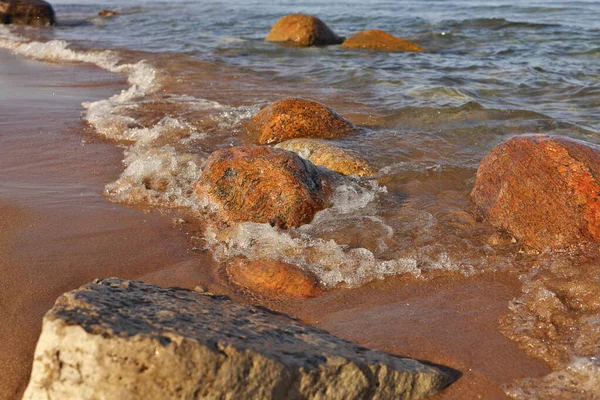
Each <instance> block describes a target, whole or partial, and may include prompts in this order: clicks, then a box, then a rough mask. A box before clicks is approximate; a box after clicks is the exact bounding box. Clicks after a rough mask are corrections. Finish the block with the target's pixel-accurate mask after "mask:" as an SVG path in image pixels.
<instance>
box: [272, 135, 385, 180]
mask: <svg viewBox="0 0 600 400" xmlns="http://www.w3.org/2000/svg"><path fill="white" fill-rule="evenodd" d="M275 147H276V148H278V149H284V150H289V151H293V152H294V153H296V154H298V155H299V156H300V157H302V158H306V159H307V160H309V161H310V162H312V163H313V164H315V165H318V166H321V167H325V168H329V169H330V170H332V171H335V172H339V173H340V174H342V175H358V176H370V175H374V174H375V171H374V170H373V169H372V168H371V166H370V165H369V163H368V162H367V161H365V160H364V159H363V158H362V157H361V156H360V154H358V153H356V152H354V151H350V150H344V149H342V148H339V147H336V146H334V145H332V144H329V143H326V142H325V141H323V140H315V139H292V140H287V141H285V142H282V143H279V144H278V145H276V146H275Z"/></svg>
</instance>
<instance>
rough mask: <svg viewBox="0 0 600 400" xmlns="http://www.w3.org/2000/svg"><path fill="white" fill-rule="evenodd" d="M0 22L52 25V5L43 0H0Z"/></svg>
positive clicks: (53, 20) (53, 21)
mask: <svg viewBox="0 0 600 400" xmlns="http://www.w3.org/2000/svg"><path fill="white" fill-rule="evenodd" d="M0 22H2V23H4V24H20V25H35V26H42V25H54V24H55V23H56V19H55V16H54V10H53V9H52V6H51V5H50V4H49V3H47V2H45V1H43V0H0Z"/></svg>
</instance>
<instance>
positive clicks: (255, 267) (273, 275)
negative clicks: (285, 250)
mask: <svg viewBox="0 0 600 400" xmlns="http://www.w3.org/2000/svg"><path fill="white" fill-rule="evenodd" d="M225 269H226V271H227V277H228V278H229V280H230V281H231V282H233V283H234V284H236V285H237V286H240V287H242V288H244V289H247V290H249V291H250V292H252V293H254V294H258V295H260V296H263V297H267V298H270V299H287V298H298V299H305V298H307V297H314V296H317V295H319V294H321V293H322V290H321V289H320V288H319V285H318V283H317V279H316V278H315V277H314V276H313V275H311V274H310V273H308V272H306V271H303V270H302V269H300V268H299V267H298V266H296V265H294V264H289V263H285V262H282V261H277V260H255V261H250V260H246V259H243V258H236V259H233V260H231V261H229V262H228V263H227V265H226V267H225Z"/></svg>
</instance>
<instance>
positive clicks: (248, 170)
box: [195, 146, 335, 229]
mask: <svg viewBox="0 0 600 400" xmlns="http://www.w3.org/2000/svg"><path fill="white" fill-rule="evenodd" d="M333 174H335V173H334V172H330V171H327V170H326V169H321V168H318V167H316V166H315V165H314V164H312V163H311V162H310V161H307V160H305V159H303V158H302V157H299V156H298V155H296V154H294V153H292V152H289V151H286V150H281V149H273V148H270V147H263V146H255V147H232V148H229V149H224V150H218V151H216V152H214V153H213V154H211V156H210V158H209V161H208V165H207V166H206V168H205V169H204V171H203V173H202V176H201V177H200V180H199V181H198V182H197V183H196V187H195V192H196V196H197V197H198V198H199V199H200V200H201V201H208V203H209V204H211V205H212V206H213V207H214V209H215V211H216V213H217V214H218V216H219V218H220V219H221V220H222V221H224V222H225V223H228V224H230V223H236V222H244V221H251V222H259V223H269V224H271V225H273V226H278V227H280V228H283V229H286V228H291V227H297V226H300V225H302V224H306V223H309V222H310V221H312V219H313V217H314V215H315V214H316V213H317V212H318V211H320V210H322V209H324V208H326V207H328V206H329V197H330V195H331V187H330V186H331V180H332V179H333V177H334V175H333Z"/></svg>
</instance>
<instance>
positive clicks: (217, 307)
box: [24, 278, 453, 400]
mask: <svg viewBox="0 0 600 400" xmlns="http://www.w3.org/2000/svg"><path fill="white" fill-rule="evenodd" d="M452 380H453V379H452V377H451V376H450V375H449V374H448V373H446V372H444V371H442V370H441V369H440V368H436V367H434V366H430V365H425V364H423V363H421V362H419V361H416V360H412V359H409V358H403V357H396V356H392V355H389V354H386V353H382V352H378V351H372V350H368V349H365V348H363V347H360V346H358V345H356V344H353V343H350V342H347V341H344V340H342V339H339V338H336V337H334V336H331V335H329V334H328V333H327V332H325V331H323V330H320V329H316V328H312V327H310V326H307V325H303V324H301V323H299V322H297V321H296V320H293V319H291V318H289V317H287V316H285V315H283V314H278V313H273V312H270V311H268V310H266V309H264V308H257V307H252V306H248V305H244V304H236V303H234V302H232V301H230V300H228V299H226V298H223V297H222V296H212V295H206V294H200V293H196V292H194V291H190V290H185V289H165V288H161V287H158V286H154V285H150V284H146V283H143V282H139V281H124V280H121V279H117V278H110V279H99V280H96V281H94V282H92V283H89V284H87V285H84V286H82V287H81V288H79V289H77V290H74V291H71V292H68V293H66V294H64V295H63V296H61V297H60V298H59V299H58V300H57V301H56V303H55V305H54V307H53V308H52V309H51V310H50V311H48V313H46V315H45V317H44V322H43V327H42V333H41V335H40V339H39V341H38V344H37V348H36V351H35V357H34V362H33V370H32V372H31V380H30V382H29V385H28V387H27V389H26V391H25V395H24V399H27V400H29V399H42V398H43V399H47V398H55V399H85V398H102V399H144V400H145V399H175V398H177V399H188V398H189V399H198V398H202V399H207V398H212V399H221V398H231V399H291V398H294V399H317V398H321V399H322V398H330V399H334V398H335V399H369V398H378V399H384V398H385V399H388V398H402V399H419V398H423V397H426V396H430V395H434V394H436V393H438V392H439V391H440V390H442V389H443V388H444V387H445V386H447V385H448V384H449V383H451V381H452Z"/></svg>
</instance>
